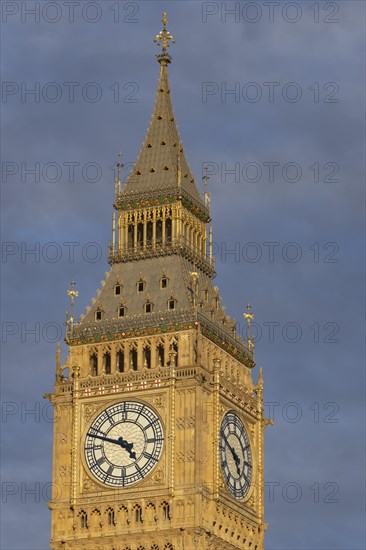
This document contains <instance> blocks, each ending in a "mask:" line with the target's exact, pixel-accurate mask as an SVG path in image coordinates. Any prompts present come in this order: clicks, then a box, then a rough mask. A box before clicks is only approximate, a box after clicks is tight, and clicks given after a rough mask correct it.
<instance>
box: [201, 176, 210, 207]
mask: <svg viewBox="0 0 366 550" xmlns="http://www.w3.org/2000/svg"><path fill="white" fill-rule="evenodd" d="M203 171H204V175H203V176H202V181H203V185H204V186H205V192H204V200H205V205H206V206H208V207H210V203H211V195H210V193H208V192H207V191H206V189H207V184H208V180H209V179H210V177H209V176H208V175H207V174H208V167H207V166H204V167H203Z"/></svg>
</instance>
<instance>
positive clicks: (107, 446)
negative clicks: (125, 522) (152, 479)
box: [85, 401, 164, 487]
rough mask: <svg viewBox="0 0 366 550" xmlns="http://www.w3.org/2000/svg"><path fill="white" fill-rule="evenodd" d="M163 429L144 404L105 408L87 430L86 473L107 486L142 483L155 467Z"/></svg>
mask: <svg viewBox="0 0 366 550" xmlns="http://www.w3.org/2000/svg"><path fill="white" fill-rule="evenodd" d="M163 444H164V432H163V426H162V424H161V421H160V419H159V417H158V415H157V414H156V413H155V411H153V409H151V408H150V407H149V406H148V405H146V404H144V403H139V402H135V401H122V402H120V403H116V404H114V405H111V406H110V407H108V408H106V409H105V410H104V411H103V412H102V413H100V414H99V416H97V418H96V419H95V420H94V422H93V423H92V424H91V426H90V427H89V429H88V432H87V435H86V439H85V460H86V463H87V465H88V468H89V470H90V472H91V473H92V474H93V476H94V477H95V478H96V479H97V480H98V481H100V482H102V483H104V484H106V485H109V486H111V487H116V486H117V487H127V486H129V485H133V484H135V483H138V482H139V481H142V480H143V479H144V478H145V477H146V476H147V475H148V474H149V473H150V472H151V471H152V470H153V469H154V467H155V466H156V464H157V463H158V462H159V459H160V457H161V453H162V450H163Z"/></svg>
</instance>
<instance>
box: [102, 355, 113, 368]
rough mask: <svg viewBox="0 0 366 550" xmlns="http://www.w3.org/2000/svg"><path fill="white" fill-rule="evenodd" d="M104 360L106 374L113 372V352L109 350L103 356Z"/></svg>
mask: <svg viewBox="0 0 366 550" xmlns="http://www.w3.org/2000/svg"><path fill="white" fill-rule="evenodd" d="M103 361H104V371H105V373H106V374H111V372H112V370H111V369H112V366H111V354H110V352H109V351H106V352H105V354H104V356H103Z"/></svg>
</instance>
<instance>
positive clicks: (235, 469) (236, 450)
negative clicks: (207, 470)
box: [219, 412, 253, 500]
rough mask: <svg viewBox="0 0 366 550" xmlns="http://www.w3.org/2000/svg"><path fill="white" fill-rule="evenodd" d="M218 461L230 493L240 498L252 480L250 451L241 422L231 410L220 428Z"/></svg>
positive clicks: (246, 435) (244, 494) (246, 491)
mask: <svg viewBox="0 0 366 550" xmlns="http://www.w3.org/2000/svg"><path fill="white" fill-rule="evenodd" d="M219 451H220V463H221V469H222V473H223V475H224V478H225V482H226V486H227V488H228V490H229V491H230V493H231V494H232V495H233V496H234V497H235V498H236V499H237V500H242V499H243V498H244V497H245V496H246V494H247V493H248V491H249V487H250V484H251V480H252V470H253V464H252V453H251V448H250V442H249V438H248V434H247V432H246V429H245V427H244V424H243V422H242V421H241V420H240V418H239V417H238V416H237V415H236V414H235V413H233V412H228V413H226V414H225V416H224V418H223V420H222V423H221V428H220V448H219Z"/></svg>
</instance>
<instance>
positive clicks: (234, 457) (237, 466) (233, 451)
mask: <svg viewBox="0 0 366 550" xmlns="http://www.w3.org/2000/svg"><path fill="white" fill-rule="evenodd" d="M222 436H223V438H224V440H225V442H226V445H227V446H228V447H229V449H230V451H231V454H232V455H233V459H234V462H235V464H236V470H237V472H238V474H239V475H240V470H239V464H240V458H239V457H238V455H237V453H236V451H235V449H234V448H233V447H232V446H231V445H230V443H229V441H228V439H227V437H226V435H225V434H224V433H223V434H222Z"/></svg>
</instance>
